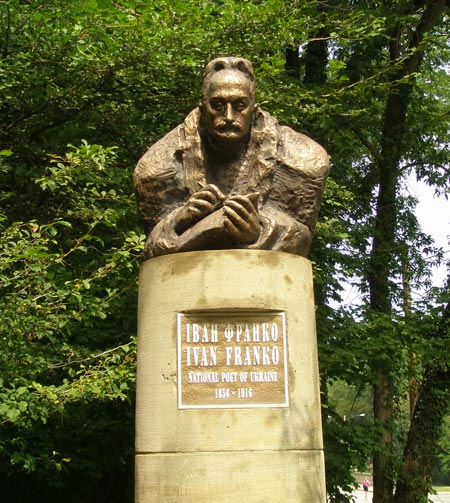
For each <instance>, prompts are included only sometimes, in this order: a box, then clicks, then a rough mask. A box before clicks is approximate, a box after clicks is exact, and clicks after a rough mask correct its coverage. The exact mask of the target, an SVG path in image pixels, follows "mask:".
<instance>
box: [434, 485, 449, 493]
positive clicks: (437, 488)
mask: <svg viewBox="0 0 450 503" xmlns="http://www.w3.org/2000/svg"><path fill="white" fill-rule="evenodd" d="M433 489H434V490H435V491H436V492H437V493H448V492H450V486H433Z"/></svg>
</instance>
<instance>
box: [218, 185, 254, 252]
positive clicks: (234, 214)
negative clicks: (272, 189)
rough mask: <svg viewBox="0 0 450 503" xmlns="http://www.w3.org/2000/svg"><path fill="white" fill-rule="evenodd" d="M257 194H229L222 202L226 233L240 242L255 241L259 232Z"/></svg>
mask: <svg viewBox="0 0 450 503" xmlns="http://www.w3.org/2000/svg"><path fill="white" fill-rule="evenodd" d="M258 197H259V194H257V193H255V194H249V195H246V196H240V195H236V196H231V197H230V198H229V199H228V200H227V201H226V202H225V203H224V212H225V222H224V226H225V229H226V230H227V231H228V233H229V234H230V235H231V236H232V237H233V238H234V239H235V240H237V241H240V242H241V243H252V242H254V241H256V240H257V239H258V237H259V234H260V232H261V224H260V223H259V214H258Z"/></svg>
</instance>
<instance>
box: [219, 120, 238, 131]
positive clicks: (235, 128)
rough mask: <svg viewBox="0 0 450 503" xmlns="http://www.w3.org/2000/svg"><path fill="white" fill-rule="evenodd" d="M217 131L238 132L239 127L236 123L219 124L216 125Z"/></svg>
mask: <svg viewBox="0 0 450 503" xmlns="http://www.w3.org/2000/svg"><path fill="white" fill-rule="evenodd" d="M215 129H216V130H217V131H240V130H241V126H240V125H239V124H238V123H236V122H234V121H233V122H219V123H218V124H216V127H215Z"/></svg>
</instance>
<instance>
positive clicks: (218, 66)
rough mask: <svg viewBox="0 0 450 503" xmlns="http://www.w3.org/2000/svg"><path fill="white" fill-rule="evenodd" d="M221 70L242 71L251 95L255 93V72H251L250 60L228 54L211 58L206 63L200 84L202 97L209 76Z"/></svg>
mask: <svg viewBox="0 0 450 503" xmlns="http://www.w3.org/2000/svg"><path fill="white" fill-rule="evenodd" d="M222 70H228V71H236V72H241V73H243V74H244V75H245V76H246V77H247V78H248V80H249V81H250V84H251V92H252V96H254V95H255V74H254V73H253V66H252V64H251V63H250V61H248V60H247V59H244V58H235V57H231V56H228V57H221V58H216V59H213V60H212V61H210V62H209V63H208V64H207V65H206V67H205V70H204V72H203V84H202V92H203V97H204V95H205V90H206V88H207V86H208V83H209V81H210V79H211V77H212V76H213V75H214V74H216V73H218V72H220V71H222Z"/></svg>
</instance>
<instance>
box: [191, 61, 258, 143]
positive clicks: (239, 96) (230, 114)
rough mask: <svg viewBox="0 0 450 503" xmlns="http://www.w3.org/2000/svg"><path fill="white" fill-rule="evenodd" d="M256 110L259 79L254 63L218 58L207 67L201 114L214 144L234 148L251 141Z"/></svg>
mask: <svg viewBox="0 0 450 503" xmlns="http://www.w3.org/2000/svg"><path fill="white" fill-rule="evenodd" d="M254 107H255V78H254V74H253V68H252V64H251V63H250V61H247V60H246V59H242V58H234V57H224V58H217V59H214V60H213V61H211V62H210V63H208V65H207V66H206V68H205V72H204V77H203V85H202V103H201V112H202V119H203V124H204V126H205V129H206V131H207V133H208V135H209V138H210V140H211V141H212V143H213V144H216V145H221V146H233V145H236V144H240V143H242V141H243V140H244V139H246V138H247V136H248V134H249V132H250V128H251V124H252V119H253V110H254Z"/></svg>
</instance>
